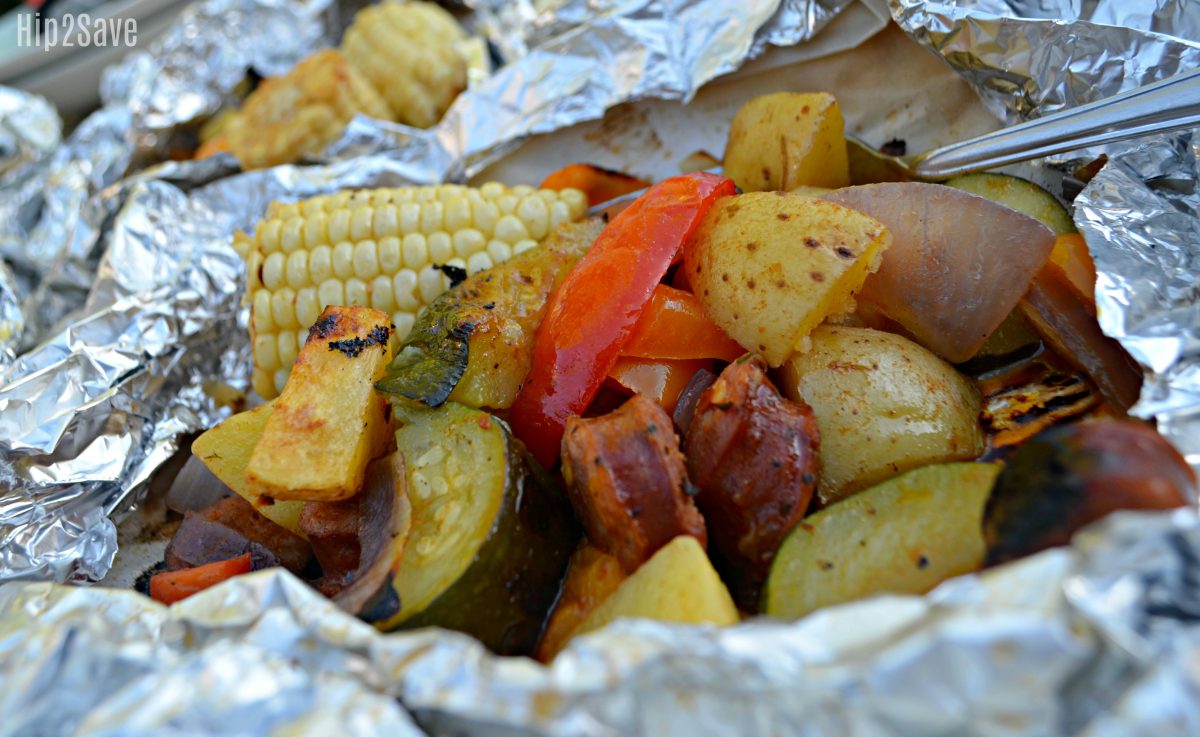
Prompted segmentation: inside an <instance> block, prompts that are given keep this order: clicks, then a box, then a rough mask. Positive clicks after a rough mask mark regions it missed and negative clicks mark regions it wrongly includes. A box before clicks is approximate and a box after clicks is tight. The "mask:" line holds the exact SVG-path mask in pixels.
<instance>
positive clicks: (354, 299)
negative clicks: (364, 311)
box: [346, 277, 371, 307]
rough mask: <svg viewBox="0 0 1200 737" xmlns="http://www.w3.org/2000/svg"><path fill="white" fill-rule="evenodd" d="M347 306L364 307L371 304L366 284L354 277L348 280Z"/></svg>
mask: <svg viewBox="0 0 1200 737" xmlns="http://www.w3.org/2000/svg"><path fill="white" fill-rule="evenodd" d="M346 304H348V305H362V306H363V307H366V306H367V305H369V304H371V297H370V295H368V294H367V285H366V282H364V281H363V280H362V279H355V278H353V277H351V278H349V279H347V280H346Z"/></svg>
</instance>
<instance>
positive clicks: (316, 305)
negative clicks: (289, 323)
mask: <svg viewBox="0 0 1200 737" xmlns="http://www.w3.org/2000/svg"><path fill="white" fill-rule="evenodd" d="M320 316H321V302H320V298H319V297H318V296H317V289H316V287H305V288H303V289H301V290H299V291H297V292H296V321H297V322H299V323H300V327H302V328H304V329H306V330H307V329H308V328H310V327H312V325H313V323H315V322H316V321H317V318H318V317H320Z"/></svg>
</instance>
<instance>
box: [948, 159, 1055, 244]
mask: <svg viewBox="0 0 1200 737" xmlns="http://www.w3.org/2000/svg"><path fill="white" fill-rule="evenodd" d="M946 186H947V187H954V188H955V189H961V190H964V191H966V192H970V193H971V194H977V195H979V196H980V197H986V198H987V199H989V200H992V201H993V202H999V203H1000V204H1001V205H1007V206H1009V207H1011V208H1012V209H1014V210H1019V211H1020V212H1023V213H1025V214H1026V215H1029V216H1030V217H1035V218H1037V219H1038V220H1040V221H1042V223H1043V224H1044V225H1045V226H1046V227H1048V228H1050V229H1051V230H1053V231H1054V232H1055V233H1057V234H1059V235H1062V234H1064V233H1074V232H1075V223H1074V222H1073V221H1072V220H1071V213H1070V212H1068V211H1067V208H1065V207H1063V205H1062V203H1061V202H1059V201H1058V200H1057V199H1056V198H1055V197H1054V195H1052V194H1050V193H1049V192H1047V191H1046V190H1044V189H1042V188H1041V187H1039V186H1038V185H1036V184H1034V183H1033V182H1031V181H1029V180H1027V179H1022V178H1020V177H1014V176H1012V175H1010V174H997V173H996V172H979V173H976V174H963V175H962V176H958V177H954V178H953V179H950V180H948V181H947V182H946Z"/></svg>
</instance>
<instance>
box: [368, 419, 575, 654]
mask: <svg viewBox="0 0 1200 737" xmlns="http://www.w3.org/2000/svg"><path fill="white" fill-rule="evenodd" d="M396 413H397V416H398V417H399V418H400V420H401V422H402V423H403V424H402V426H401V428H400V429H399V430H398V431H397V432H396V444H397V446H398V452H399V453H400V455H401V456H402V457H403V460H404V467H405V479H406V484H407V488H408V498H409V500H410V502H411V504H412V526H411V531H410V532H409V535H408V543H407V545H406V546H405V548H404V552H403V555H402V557H401V558H400V559H399V561H398V562H397V563H395V564H394V565H393V566H392V568H391V576H392V581H391V586H392V591H393V593H394V597H393V598H392V599H391V601H393V602H395V606H394V607H393V609H392V611H387V609H386V608H383V607H377V608H376V611H374V612H367V613H366V614H365V615H364V616H365V617H366V618H367V619H368V620H369V621H374V623H375V624H376V626H378V627H379V628H381V629H385V630H387V629H394V628H396V627H423V626H431V625H435V626H439V627H446V628H449V629H454V630H459V631H461V632H466V633H468V634H471V635H473V636H475V637H476V638H478V639H479V640H480V641H482V642H483V643H484V644H485V645H487V646H488V647H490V648H492V649H493V650H495V651H496V652H499V653H504V654H515V653H526V654H527V653H530V652H532V651H533V648H534V646H535V645H536V644H537V640H538V637H539V636H540V635H541V632H542V627H543V625H544V623H545V621H546V616H547V614H548V612H549V610H550V606H551V604H553V602H554V599H555V597H556V596H557V595H558V591H559V584H560V582H561V581H562V577H563V573H564V571H565V570H566V565H567V560H568V558H569V557H570V555H571V551H572V550H573V549H574V548H575V544H576V542H577V540H578V531H577V528H576V527H575V524H574V522H573V520H572V518H571V511H570V508H569V507H568V506H567V505H566V503H565V499H564V495H563V494H562V492H561V491H560V490H558V489H556V488H554V487H553V486H552V483H551V482H550V481H549V480H548V478H547V477H546V476H545V475H544V474H542V473H541V472H539V471H538V470H537V469H535V468H533V467H531V466H530V464H529V463H528V462H527V458H526V454H525V451H524V448H522V447H521V444H520V442H519V441H517V440H515V439H514V438H513V437H512V436H511V435H510V434H509V432H508V429H507V427H506V426H505V425H504V423H502V422H501V421H500V420H497V419H496V418H494V417H491V416H490V415H488V414H487V413H485V412H481V411H479V410H475V409H471V408H469V407H465V406H463V405H460V404H454V403H447V404H444V405H442V406H441V407H439V408H438V409H436V410H431V409H426V408H423V407H420V406H419V405H410V406H405V407H400V406H397V409H396ZM381 601H382V600H381Z"/></svg>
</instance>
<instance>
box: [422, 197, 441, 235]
mask: <svg viewBox="0 0 1200 737" xmlns="http://www.w3.org/2000/svg"><path fill="white" fill-rule="evenodd" d="M444 212H445V208H443V207H442V203H441V202H437V201H433V202H425V203H423V204H422V205H421V232H422V233H424V234H425V235H429V234H431V233H436V232H438V231H440V230H442V229H443V228H444V227H445V217H444Z"/></svg>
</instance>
